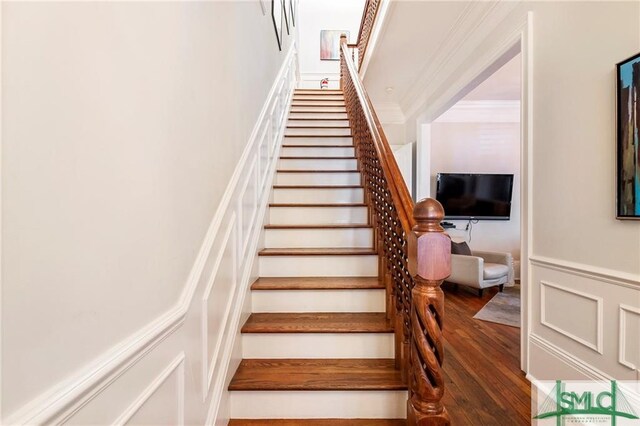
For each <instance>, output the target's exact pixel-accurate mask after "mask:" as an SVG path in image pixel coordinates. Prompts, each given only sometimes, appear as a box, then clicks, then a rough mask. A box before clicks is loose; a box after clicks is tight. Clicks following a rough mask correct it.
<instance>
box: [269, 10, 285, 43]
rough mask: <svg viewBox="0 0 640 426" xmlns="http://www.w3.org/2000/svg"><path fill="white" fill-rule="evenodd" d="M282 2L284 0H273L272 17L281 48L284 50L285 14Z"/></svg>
mask: <svg viewBox="0 0 640 426" xmlns="http://www.w3.org/2000/svg"><path fill="white" fill-rule="evenodd" d="M282 4H283V0H271V18H272V19H273V28H274V29H275V30H276V39H277V40H278V49H279V50H282V15H284V9H283V7H282Z"/></svg>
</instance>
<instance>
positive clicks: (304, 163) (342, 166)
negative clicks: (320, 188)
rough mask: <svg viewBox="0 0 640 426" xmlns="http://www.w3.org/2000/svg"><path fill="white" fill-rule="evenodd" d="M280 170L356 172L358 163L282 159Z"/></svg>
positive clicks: (318, 159)
mask: <svg viewBox="0 0 640 426" xmlns="http://www.w3.org/2000/svg"><path fill="white" fill-rule="evenodd" d="M278 168H279V169H282V170H355V169H357V168H358V162H357V161H356V159H355V158H353V159H345V160H342V159H326V160H325V159H322V158H312V159H308V160H307V159H305V158H295V159H286V158H281V159H280V160H279V161H278Z"/></svg>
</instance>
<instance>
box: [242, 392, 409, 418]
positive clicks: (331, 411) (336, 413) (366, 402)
mask: <svg viewBox="0 0 640 426" xmlns="http://www.w3.org/2000/svg"><path fill="white" fill-rule="evenodd" d="M406 405H407V392H406V391H373V390H368V391H233V392H231V417H232V418H236V419H300V418H351V419H357V418H370V419H385V418H387V419H389V418H390V419H400V418H406V413H407V409H406Z"/></svg>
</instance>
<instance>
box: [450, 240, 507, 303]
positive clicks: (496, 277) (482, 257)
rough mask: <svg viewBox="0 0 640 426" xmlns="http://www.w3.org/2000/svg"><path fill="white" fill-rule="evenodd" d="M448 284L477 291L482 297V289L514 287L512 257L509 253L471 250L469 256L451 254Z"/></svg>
mask: <svg viewBox="0 0 640 426" xmlns="http://www.w3.org/2000/svg"><path fill="white" fill-rule="evenodd" d="M447 281H448V282H451V283H454V284H460V285H466V286H468V287H473V288H477V289H478V294H479V296H481V297H482V291H483V289H485V288H487V287H493V286H496V285H497V286H500V291H502V289H503V288H504V286H505V285H507V286H512V285H514V280H513V256H511V253H495V252H489V251H477V250H473V251H472V252H471V256H467V255H461V254H452V255H451V275H450V276H449V278H447Z"/></svg>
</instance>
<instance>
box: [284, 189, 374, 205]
mask: <svg viewBox="0 0 640 426" xmlns="http://www.w3.org/2000/svg"><path fill="white" fill-rule="evenodd" d="M363 201H364V191H363V189H362V188H326V189H325V188H316V189H308V188H274V190H273V202H274V203H304V204H318V203H320V204H324V203H362V202H363Z"/></svg>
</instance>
